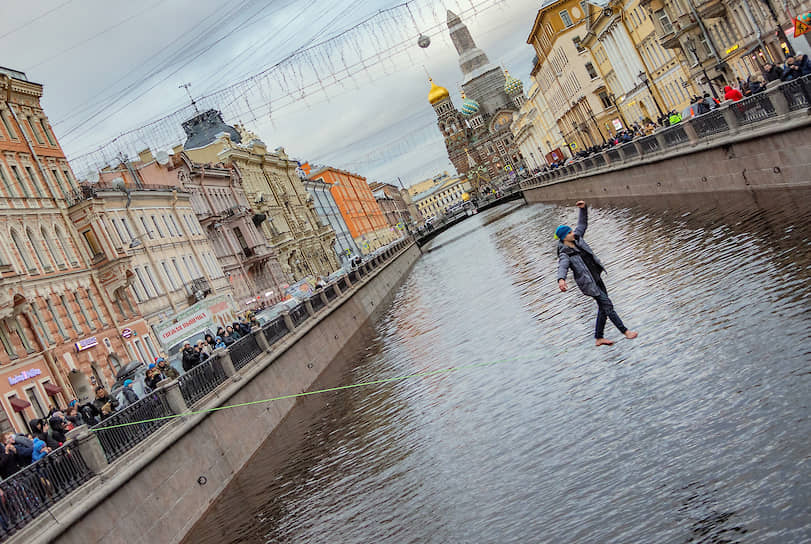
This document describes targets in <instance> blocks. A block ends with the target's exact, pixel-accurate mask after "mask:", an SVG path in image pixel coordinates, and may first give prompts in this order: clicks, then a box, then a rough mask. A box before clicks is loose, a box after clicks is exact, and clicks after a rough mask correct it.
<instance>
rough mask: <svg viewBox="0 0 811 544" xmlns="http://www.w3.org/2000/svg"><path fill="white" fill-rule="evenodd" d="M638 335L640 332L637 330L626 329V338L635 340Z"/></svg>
mask: <svg viewBox="0 0 811 544" xmlns="http://www.w3.org/2000/svg"><path fill="white" fill-rule="evenodd" d="M637 336H639V333H638V332H636V331H625V338H627V339H628V340H633V339H634V338H636V337H637Z"/></svg>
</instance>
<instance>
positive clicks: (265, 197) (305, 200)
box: [176, 110, 340, 281]
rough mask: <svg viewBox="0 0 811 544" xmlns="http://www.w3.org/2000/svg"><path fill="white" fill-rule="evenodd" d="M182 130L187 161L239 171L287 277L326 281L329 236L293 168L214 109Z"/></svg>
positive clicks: (332, 261)
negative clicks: (224, 119) (321, 277)
mask: <svg viewBox="0 0 811 544" xmlns="http://www.w3.org/2000/svg"><path fill="white" fill-rule="evenodd" d="M183 129H184V130H185V131H186V133H187V135H188V139H187V140H186V143H185V144H184V145H183V146H182V150H183V151H185V153H186V155H188V157H189V158H190V159H191V160H192V161H194V162H199V163H204V164H205V163H220V162H221V163H224V164H226V165H233V166H234V167H235V168H236V169H237V170H238V171H239V173H240V175H241V178H242V185H243V188H244V190H245V196H246V197H247V198H248V202H249V203H250V205H251V208H252V210H253V212H254V216H253V221H254V224H256V225H260V228H261V229H262V232H263V234H264V235H265V238H266V239H267V240H268V242H269V243H270V245H271V246H272V247H274V248H275V249H276V251H278V254H279V262H280V264H281V266H282V272H284V274H285V276H287V278H289V279H290V280H295V281H298V280H301V279H303V278H306V277H308V276H328V275H329V274H330V273H332V272H333V271H334V270H337V269H338V268H339V267H340V264H339V263H338V259H337V257H336V255H335V251H334V250H333V248H332V246H333V244H334V243H335V232H334V231H333V230H332V228H331V227H329V226H327V225H322V224H321V222H320V221H319V220H318V216H317V214H316V213H315V208H314V205H313V202H312V199H310V197H309V194H308V193H307V191H306V189H305V188H304V185H303V184H302V182H301V180H300V179H299V177H298V175H297V174H296V168H297V166H298V165H297V163H296V161H293V160H291V159H289V158H288V157H287V155H286V154H285V152H284V149H282V148H277V149H276V150H275V151H273V152H270V151H268V149H267V147H266V146H265V143H264V142H262V141H261V140H260V139H259V138H257V137H256V135H255V134H252V133H250V132H249V131H246V130H244V129H240V130H237V129H235V128H234V127H231V126H228V125H226V124H225V123H224V122H223V120H222V117H221V116H220V114H219V112H217V111H215V110H209V111H206V112H203V113H201V114H199V115H197V116H196V117H194V118H193V119H190V120H189V121H187V122H185V123H183ZM179 150H180V148H178V149H176V151H179Z"/></svg>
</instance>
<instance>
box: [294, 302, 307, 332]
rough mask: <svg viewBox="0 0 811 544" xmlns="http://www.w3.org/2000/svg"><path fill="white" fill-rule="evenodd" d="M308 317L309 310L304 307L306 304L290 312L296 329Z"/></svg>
mask: <svg viewBox="0 0 811 544" xmlns="http://www.w3.org/2000/svg"><path fill="white" fill-rule="evenodd" d="M308 317H309V315H308V314H307V308H305V307H304V303H301V304H299V305H298V306H296V307H295V308H293V309H292V310H290V319H291V320H293V326H295V327H298V326H299V325H301V324H302V323H304V321H306V319H307V318H308Z"/></svg>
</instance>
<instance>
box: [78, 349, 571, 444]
mask: <svg viewBox="0 0 811 544" xmlns="http://www.w3.org/2000/svg"><path fill="white" fill-rule="evenodd" d="M566 351H568V349H567V350H564V351H562V352H561V353H559V354H558V355H562V354H563V353H565V352H566ZM533 357H535V356H534V355H523V356H518V357H510V358H508V359H501V360H498V361H488V362H484V363H473V364H470V365H460V366H453V367H449V368H441V369H439V370H429V371H425V372H416V373H414V374H407V375H405V376H397V377H395V378H382V379H379V380H372V381H368V382H361V383H353V384H349V385H339V386H337V387H328V388H326V389H317V390H315V391H305V392H303V393H294V394H291V395H282V396H280V397H272V398H269V399H261V400H253V401H249V402H240V403H239V404H229V405H226V406H215V407H212V408H204V409H202V410H194V411H189V412H184V413H182V414H171V415H168V416H160V417H154V418H150V419H142V420H139V421H130V422H127V423H118V424H116V425H109V426H107V427H101V428H97V429H96V428H91V429H90V430H91V431H94V432H99V431H105V430H107V429H116V428H120V427H129V426H132V425H140V424H142V423H152V422H155V421H163V420H167V419H177V418H181V417H188V416H193V415H197V414H205V413H208V412H216V411H219V410H226V409H229V408H239V407H242V406H251V405H254V404H263V403H267V402H273V401H277V400H284V399H292V398H296V397H306V396H308V395H317V394H319V393H329V392H331V391H342V390H344V389H353V388H356V387H364V386H367V385H376V384H381V383H390V382H397V381H403V380H408V379H411V378H424V377H427V376H436V375H439V374H448V373H450V372H456V371H457V370H464V369H469V368H483V367H487V366H494V365H497V364H501V363H505V362H508V361H516V360H519V359H530V358H533Z"/></svg>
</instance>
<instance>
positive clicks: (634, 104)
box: [581, 0, 698, 133]
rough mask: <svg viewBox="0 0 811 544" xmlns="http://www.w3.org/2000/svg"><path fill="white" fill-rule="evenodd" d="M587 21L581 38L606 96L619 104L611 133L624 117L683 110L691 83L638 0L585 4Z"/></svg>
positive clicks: (637, 118) (693, 91)
mask: <svg viewBox="0 0 811 544" xmlns="http://www.w3.org/2000/svg"><path fill="white" fill-rule="evenodd" d="M586 7H587V9H588V22H587V24H586V33H585V35H584V36H583V39H582V40H581V44H582V46H583V47H585V48H586V49H588V50H589V52H590V53H591V56H592V58H593V59H594V63H595V65H596V66H597V70H598V71H599V73H600V74H601V75H602V77H603V79H604V80H605V82H606V86H607V90H608V99H609V101H610V102H612V103H615V104H616V105H617V106H618V107H619V109H620V112H619V117H618V118H613V119H611V120H610V124H609V125H607V127H606V128H607V129H608V130H609V131H610V132H611V133H615V132H616V131H617V130H619V129H621V128H623V127H624V126H626V124H627V123H630V124H633V123H636V122H638V123H640V124H644V122H645V121H647V120H653V121H657V120H659V119H660V118H661V117H662V116H663V115H666V114H667V112H669V111H671V110H676V111H682V110H683V109H684V108H686V107H687V106H688V105H689V104H690V99H691V97H692V96H694V95H695V94H696V93H697V92H698V89H696V88H694V87H693V85H692V83H691V80H690V77H689V68H688V66H687V63H686V59H685V58H684V56H683V55H681V54H679V53H677V52H675V51H674V50H669V49H665V48H664V47H662V46H661V45H660V43H659V41H658V39H657V37H656V33H655V27H654V24H653V21H651V18H650V16H649V15H648V14H647V13H646V10H645V9H644V8H643V7H641V6H640V5H639V0H632V1H631V2H630V3H627V4H624V3H622V2H618V1H616V0H610V1H607V2H594V3H589V4H587V6H586Z"/></svg>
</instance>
